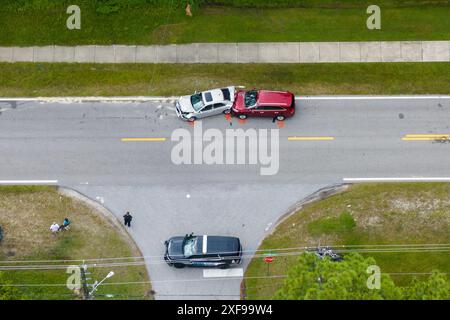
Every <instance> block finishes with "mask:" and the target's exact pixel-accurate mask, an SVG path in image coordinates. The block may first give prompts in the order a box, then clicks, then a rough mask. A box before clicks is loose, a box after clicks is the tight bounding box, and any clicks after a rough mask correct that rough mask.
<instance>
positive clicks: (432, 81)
mask: <svg viewBox="0 0 450 320" xmlns="http://www.w3.org/2000/svg"><path fill="white" fill-rule="evenodd" d="M449 83H450V63H448V62H436V63H434V62H431V63H351V64H345V63H344V64H338V63H326V64H239V65H237V64H119V65H114V64H65V63H60V64H58V63H36V64H34V63H0V97H1V96H3V97H19V96H21V97H45V96H47V97H52V96H53V97H54V96H177V95H184V94H189V93H192V92H194V91H202V90H206V89H211V88H219V87H222V86H228V85H243V86H246V87H247V88H264V89H273V90H290V91H292V92H294V93H295V94H296V95H299V96H300V97H301V96H305V95H355V94H358V95H380V94H381V95H391V94H401V95H405V94H450V86H449V85H448V84H449Z"/></svg>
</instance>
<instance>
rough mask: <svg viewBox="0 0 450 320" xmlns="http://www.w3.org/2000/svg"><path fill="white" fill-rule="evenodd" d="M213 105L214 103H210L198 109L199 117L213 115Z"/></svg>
mask: <svg viewBox="0 0 450 320" xmlns="http://www.w3.org/2000/svg"><path fill="white" fill-rule="evenodd" d="M213 106H214V105H212V104H210V105H206V106H204V107H203V108H202V110H200V112H199V118H206V117H209V116H212V115H214V109H213Z"/></svg>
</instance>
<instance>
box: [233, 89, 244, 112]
mask: <svg viewBox="0 0 450 320" xmlns="http://www.w3.org/2000/svg"><path fill="white" fill-rule="evenodd" d="M244 99H245V91H239V92H238V93H237V94H236V99H235V101H234V105H233V108H234V109H235V110H246V109H247V108H246V107H245V101H244Z"/></svg>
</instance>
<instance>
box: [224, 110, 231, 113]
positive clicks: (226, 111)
mask: <svg viewBox="0 0 450 320" xmlns="http://www.w3.org/2000/svg"><path fill="white" fill-rule="evenodd" d="M223 114H231V109H227V110H224V111H223Z"/></svg>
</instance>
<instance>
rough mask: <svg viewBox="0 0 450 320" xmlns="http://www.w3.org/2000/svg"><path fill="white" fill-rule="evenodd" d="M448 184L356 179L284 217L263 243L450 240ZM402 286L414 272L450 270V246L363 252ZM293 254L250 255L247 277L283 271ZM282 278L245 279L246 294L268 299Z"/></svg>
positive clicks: (268, 246)
mask: <svg viewBox="0 0 450 320" xmlns="http://www.w3.org/2000/svg"><path fill="white" fill-rule="evenodd" d="M449 195H450V184H445V183H398V184H397V183H395V184H367V185H354V186H352V187H351V188H350V189H349V190H348V191H346V192H344V193H341V194H338V195H334V196H331V197H330V198H327V199H325V200H322V201H319V202H315V203H312V204H310V205H307V206H306V207H305V208H303V209H301V210H300V211H298V212H297V213H295V214H293V215H292V216H290V217H288V218H287V219H286V220H284V221H283V222H282V223H281V224H280V225H278V226H277V228H276V229H275V231H274V232H273V233H272V234H271V235H269V236H268V237H267V238H266V239H265V240H264V241H263V242H262V244H261V246H260V248H259V249H261V250H264V252H270V251H271V250H272V251H273V250H274V249H275V248H296V247H297V248H298V247H304V246H308V247H309V246H312V247H314V246H317V245H319V244H320V245H385V244H439V243H440V244H448V243H450V196H449ZM363 255H366V256H372V257H374V258H375V260H376V261H377V264H378V265H379V266H380V268H381V270H382V272H386V273H402V274H396V275H391V277H392V278H393V280H394V281H395V282H396V283H397V284H398V285H400V286H406V285H408V284H410V283H411V281H412V279H413V277H414V275H407V274H403V273H427V272H431V271H433V270H439V271H441V272H446V273H448V272H450V253H449V252H407V253H406V252H402V253H399V252H397V253H395V252H389V253H387V252H385V253H363ZM296 259H297V257H296V256H279V257H277V256H275V262H273V263H271V264H270V266H268V265H267V264H266V263H265V262H264V261H263V259H262V258H261V257H256V258H255V259H253V260H252V261H251V263H250V265H249V267H248V269H247V270H246V273H245V276H246V277H261V276H266V275H269V276H275V275H285V274H286V272H287V270H288V269H289V267H290V266H291V265H293V264H294V263H295V262H296ZM283 280H284V279H283V278H266V279H264V278H258V279H256V278H254V279H247V280H245V286H246V288H247V297H248V299H251V300H253V299H270V298H271V297H272V296H273V294H274V293H275V291H276V290H277V289H278V288H280V286H281V285H282V282H283Z"/></svg>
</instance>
